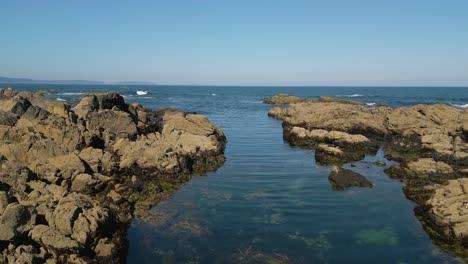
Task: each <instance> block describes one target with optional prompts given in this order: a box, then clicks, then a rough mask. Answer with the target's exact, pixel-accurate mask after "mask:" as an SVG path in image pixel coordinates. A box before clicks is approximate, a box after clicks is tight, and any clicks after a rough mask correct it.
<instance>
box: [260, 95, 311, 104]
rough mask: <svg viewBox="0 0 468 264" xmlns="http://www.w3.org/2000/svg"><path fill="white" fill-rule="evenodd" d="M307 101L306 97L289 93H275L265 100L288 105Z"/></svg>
mask: <svg viewBox="0 0 468 264" xmlns="http://www.w3.org/2000/svg"><path fill="white" fill-rule="evenodd" d="M305 101H306V99H303V98H300V97H297V96H294V95H288V94H278V95H273V96H272V97H270V98H266V99H264V100H263V102H264V103H266V104H273V105H287V104H292V103H301V102H305Z"/></svg>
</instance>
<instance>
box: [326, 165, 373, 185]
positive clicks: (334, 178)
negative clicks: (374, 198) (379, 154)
mask: <svg viewBox="0 0 468 264" xmlns="http://www.w3.org/2000/svg"><path fill="white" fill-rule="evenodd" d="M328 180H329V181H330V184H331V185H332V188H333V190H335V191H341V190H344V189H346V188H348V187H368V188H372V187H373V185H372V183H371V182H369V181H368V180H367V179H366V178H365V177H364V176H362V175H361V174H359V173H357V172H354V171H351V170H347V169H343V168H340V167H338V166H333V168H332V171H331V173H330V175H328Z"/></svg>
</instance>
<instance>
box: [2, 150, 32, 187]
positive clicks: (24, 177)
mask: <svg viewBox="0 0 468 264" xmlns="http://www.w3.org/2000/svg"><path fill="white" fill-rule="evenodd" d="M0 148H1V146H0ZM34 178H35V176H34V174H33V173H32V172H31V170H29V169H28V168H26V167H24V166H22V165H21V164H19V163H18V162H14V161H10V160H6V159H0V183H5V184H8V185H9V186H10V187H12V188H14V189H16V190H18V191H24V190H25V189H26V183H27V182H28V181H30V180H33V179H34Z"/></svg>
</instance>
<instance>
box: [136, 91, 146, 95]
mask: <svg viewBox="0 0 468 264" xmlns="http://www.w3.org/2000/svg"><path fill="white" fill-rule="evenodd" d="M136 94H137V95H147V94H148V91H136Z"/></svg>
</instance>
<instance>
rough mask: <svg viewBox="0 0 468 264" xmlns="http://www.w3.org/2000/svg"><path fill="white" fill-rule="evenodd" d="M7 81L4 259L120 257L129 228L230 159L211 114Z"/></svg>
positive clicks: (0, 136) (2, 145)
mask: <svg viewBox="0 0 468 264" xmlns="http://www.w3.org/2000/svg"><path fill="white" fill-rule="evenodd" d="M42 94H43V93H32V92H19V91H15V90H13V89H0V263H45V262H47V263H49V262H50V263H120V262H123V261H124V255H125V249H126V238H125V234H126V228H127V225H128V223H129V222H130V220H131V219H132V217H135V216H136V217H142V218H146V217H149V215H147V214H146V212H147V209H149V208H150V206H151V205H153V204H155V203H157V202H158V201H160V200H161V199H162V198H164V197H165V196H167V195H168V194H169V193H170V192H171V191H173V190H175V188H176V187H177V186H178V185H179V184H180V183H181V182H183V181H186V180H187V179H189V177H190V175H191V174H193V173H206V172H207V171H209V170H214V169H216V168H217V167H219V166H221V165H222V164H223V162H224V148H225V144H226V138H225V136H224V134H223V132H222V131H221V129H220V128H219V127H217V126H215V125H213V124H212V123H211V122H210V121H209V120H208V119H207V118H206V117H203V116H200V115H197V114H193V113H190V114H189V113H183V112H178V111H176V110H172V109H161V110H156V111H152V110H149V109H145V108H143V107H142V106H141V105H139V104H127V103H125V101H124V99H123V98H122V97H121V96H120V95H119V94H117V93H103V94H89V95H85V96H84V98H83V99H82V100H81V101H80V102H79V103H78V104H77V105H76V106H75V107H73V108H72V107H71V106H70V105H69V104H68V103H64V102H59V101H56V100H53V99H49V98H46V97H43V96H42Z"/></svg>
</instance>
